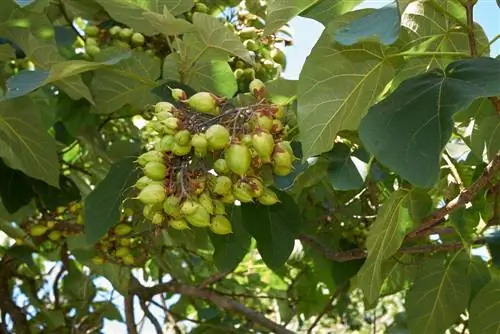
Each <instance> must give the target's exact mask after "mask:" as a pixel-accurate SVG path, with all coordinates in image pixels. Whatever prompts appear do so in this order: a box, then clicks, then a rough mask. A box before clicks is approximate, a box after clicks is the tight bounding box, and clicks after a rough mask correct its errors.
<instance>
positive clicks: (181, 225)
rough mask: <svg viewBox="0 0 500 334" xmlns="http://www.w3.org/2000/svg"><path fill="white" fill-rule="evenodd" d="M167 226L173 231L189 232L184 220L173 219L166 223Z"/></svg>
mask: <svg viewBox="0 0 500 334" xmlns="http://www.w3.org/2000/svg"><path fill="white" fill-rule="evenodd" d="M168 225H169V226H170V227H172V228H173V229H176V230H179V231H182V230H189V225H188V223H187V222H186V221H185V220H184V219H173V220H170V221H169V222H168Z"/></svg>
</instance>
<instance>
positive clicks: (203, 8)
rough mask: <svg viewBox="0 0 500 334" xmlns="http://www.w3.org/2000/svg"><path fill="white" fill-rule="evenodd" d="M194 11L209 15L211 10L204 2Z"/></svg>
mask: <svg viewBox="0 0 500 334" xmlns="http://www.w3.org/2000/svg"><path fill="white" fill-rule="evenodd" d="M194 10H195V11H196V12H199V13H208V11H209V8H208V6H207V5H205V4H204V3H203V2H197V3H196V5H195V6H194Z"/></svg>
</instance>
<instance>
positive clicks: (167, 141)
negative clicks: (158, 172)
mask: <svg viewBox="0 0 500 334" xmlns="http://www.w3.org/2000/svg"><path fill="white" fill-rule="evenodd" d="M174 143H175V140H174V136H172V135H165V136H163V137H162V138H161V140H160V143H159V144H158V150H159V151H161V152H171V151H172V148H173V147H174Z"/></svg>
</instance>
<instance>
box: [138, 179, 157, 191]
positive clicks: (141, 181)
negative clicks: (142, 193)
mask: <svg viewBox="0 0 500 334" xmlns="http://www.w3.org/2000/svg"><path fill="white" fill-rule="evenodd" d="M152 181H153V180H151V179H150V178H149V177H147V176H142V177H141V178H139V180H137V182H136V183H135V185H134V186H135V187H136V188H137V189H139V190H142V189H144V188H145V187H146V186H147V185H148V184H150V183H151V182H152Z"/></svg>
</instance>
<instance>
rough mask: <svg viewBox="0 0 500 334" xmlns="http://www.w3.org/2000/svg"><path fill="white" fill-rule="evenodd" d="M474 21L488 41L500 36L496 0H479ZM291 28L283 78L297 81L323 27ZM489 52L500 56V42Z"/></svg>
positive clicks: (307, 23) (371, 3) (372, 2)
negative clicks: (291, 34)
mask: <svg viewBox="0 0 500 334" xmlns="http://www.w3.org/2000/svg"><path fill="white" fill-rule="evenodd" d="M390 2H391V0H368V1H365V2H364V3H362V4H361V5H360V6H359V7H358V8H379V7H382V6H384V5H386V4H388V3H390ZM474 20H475V21H476V22H478V23H479V24H481V26H482V27H483V28H484V30H485V31H486V35H487V36H488V39H489V40H491V39H492V38H493V37H495V36H496V35H498V34H500V8H498V5H497V3H496V0H479V2H478V3H477V4H476V6H475V11H474ZM291 27H292V30H293V36H294V43H295V44H294V45H293V46H291V47H288V48H286V49H285V54H286V56H287V68H286V71H285V73H284V76H285V78H287V79H297V78H298V77H299V74H300V70H301V68H302V65H303V64H304V61H305V59H306V57H307V56H308V54H309V52H310V51H311V48H312V47H313V46H314V44H315V43H316V41H317V40H318V38H319V36H320V35H321V32H322V31H323V25H322V24H321V23H318V22H316V21H314V20H310V19H306V18H302V17H296V18H295V19H293V20H292V21H291ZM491 50H492V52H491V56H493V57H495V56H497V55H498V54H500V40H497V41H496V43H494V44H493V45H492V48H491Z"/></svg>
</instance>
